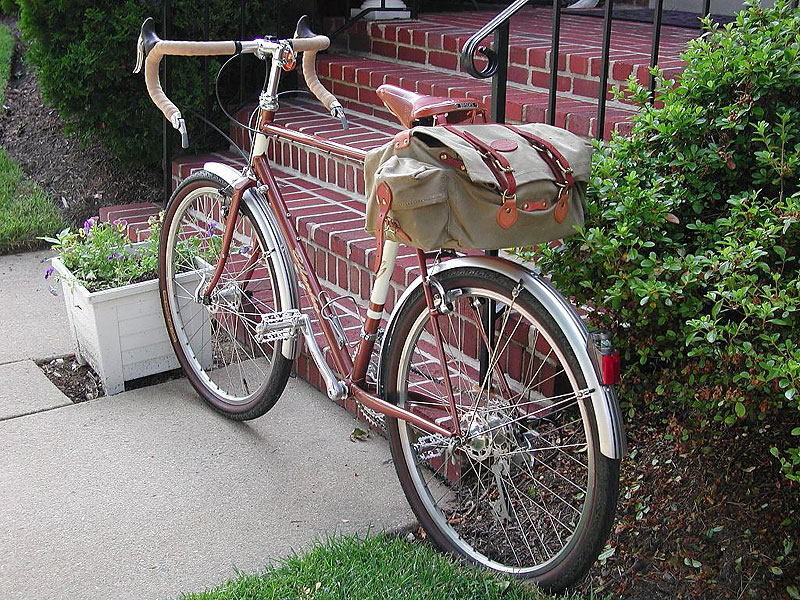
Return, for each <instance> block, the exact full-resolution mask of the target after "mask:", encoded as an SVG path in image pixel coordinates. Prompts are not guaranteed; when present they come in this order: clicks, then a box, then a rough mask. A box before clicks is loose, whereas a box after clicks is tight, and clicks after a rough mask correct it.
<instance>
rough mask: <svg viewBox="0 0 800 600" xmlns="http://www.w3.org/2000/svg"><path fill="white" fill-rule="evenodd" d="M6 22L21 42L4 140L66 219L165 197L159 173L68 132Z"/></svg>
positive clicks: (0, 135) (3, 122)
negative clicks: (124, 162) (128, 165)
mask: <svg viewBox="0 0 800 600" xmlns="http://www.w3.org/2000/svg"><path fill="white" fill-rule="evenodd" d="M6 24H7V25H8V26H9V27H11V28H12V30H13V31H14V35H15V37H16V38H17V44H16V48H15V52H14V61H13V63H12V69H11V78H10V80H9V84H8V89H7V90H6V101H5V106H4V107H3V108H4V112H3V114H2V116H0V145H2V146H3V148H5V149H6V151H7V152H8V154H9V155H11V156H12V157H13V158H14V159H15V160H16V161H17V162H18V163H19V164H20V166H21V167H22V170H23V171H24V172H25V174H26V175H28V177H30V178H31V179H32V180H34V181H35V182H36V183H38V184H39V185H40V186H42V187H43V188H44V189H45V190H47V192H49V193H50V194H51V195H52V196H53V199H54V200H55V201H56V204H57V205H58V206H59V208H60V209H61V211H62V213H63V214H64V217H65V219H66V220H67V221H68V222H70V223H72V224H75V225H79V224H81V223H83V221H84V220H85V219H87V218H88V217H90V216H93V215H96V214H97V212H98V210H99V208H100V207H101V206H111V205H115V204H127V203H132V202H161V200H162V199H163V195H162V189H161V174H160V172H155V171H150V170H145V169H141V168H139V169H136V170H134V171H131V172H125V171H124V170H123V169H122V168H121V165H120V164H119V163H117V162H116V160H115V159H114V158H113V157H112V156H111V155H109V154H108V153H107V152H106V151H105V150H104V149H103V148H102V147H101V146H100V145H99V144H97V143H86V142H84V141H82V140H81V139H80V138H79V137H78V136H77V135H74V134H68V133H65V127H66V125H67V123H66V122H65V121H64V120H63V119H61V118H60V117H59V116H58V114H57V113H56V111H55V109H53V108H50V107H49V106H46V105H45V104H44V101H43V100H42V96H41V94H40V93H39V87H38V85H37V82H36V74H35V72H34V70H33V69H32V68H30V67H29V66H28V65H26V64H25V60H24V55H25V45H24V44H23V43H22V42H21V41H20V40H19V31H18V30H17V28H16V24H15V23H13V22H6Z"/></svg>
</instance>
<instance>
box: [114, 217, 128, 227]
mask: <svg viewBox="0 0 800 600" xmlns="http://www.w3.org/2000/svg"><path fill="white" fill-rule="evenodd" d="M114 225H117V226H119V227H127V226H128V222H127V221H126V220H125V219H114Z"/></svg>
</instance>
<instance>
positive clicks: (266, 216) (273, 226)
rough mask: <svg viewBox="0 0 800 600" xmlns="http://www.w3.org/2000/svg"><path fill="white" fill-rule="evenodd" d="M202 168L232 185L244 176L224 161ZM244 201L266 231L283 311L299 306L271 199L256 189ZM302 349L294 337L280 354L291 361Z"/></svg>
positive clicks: (296, 291)
mask: <svg viewBox="0 0 800 600" xmlns="http://www.w3.org/2000/svg"><path fill="white" fill-rule="evenodd" d="M203 168H204V169H205V170H206V171H208V172H209V173H212V174H214V175H216V176H217V177H219V178H221V179H222V180H224V181H225V182H226V183H228V184H230V185H233V184H234V183H236V181H238V180H239V179H241V178H242V174H241V172H239V171H237V170H236V169H234V168H233V167H230V166H228V165H224V164H222V163H214V162H208V163H206V164H205V165H203ZM242 201H243V202H244V203H245V204H247V207H248V208H249V209H250V213H251V214H252V215H253V218H254V219H255V220H256V223H257V224H258V226H259V229H260V230H261V232H262V233H263V234H264V238H265V242H266V244H267V251H268V252H270V253H271V257H272V258H273V259H274V261H275V269H274V270H275V273H274V276H275V279H276V283H277V284H278V293H279V295H280V299H281V306H282V307H283V308H284V310H288V309H290V308H297V309H299V308H300V294H299V291H298V289H297V277H296V276H295V273H294V265H293V264H292V260H291V258H290V257H289V252H288V249H287V248H286V244H285V243H284V242H283V237H282V236H281V233H280V230H279V229H278V225H277V223H276V222H275V217H274V216H272V211H271V209H270V206H269V201H268V200H267V198H265V197H264V195H263V194H262V193H261V192H259V191H258V189H256V188H250V189H248V190H246V191H245V193H244V195H243V196H242ZM299 350H300V345H299V344H298V343H297V340H296V339H295V338H291V339H287V340H285V341H284V342H283V345H282V346H281V354H283V355H284V356H285V357H286V358H288V359H289V360H292V359H294V358H296V357H297V354H298V353H299Z"/></svg>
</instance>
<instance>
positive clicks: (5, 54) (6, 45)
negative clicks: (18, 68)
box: [0, 25, 14, 106]
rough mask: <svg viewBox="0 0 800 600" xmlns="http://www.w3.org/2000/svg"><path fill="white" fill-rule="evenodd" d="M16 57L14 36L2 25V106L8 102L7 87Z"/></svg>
mask: <svg viewBox="0 0 800 600" xmlns="http://www.w3.org/2000/svg"><path fill="white" fill-rule="evenodd" d="M12 56H14V34H13V33H11V30H10V29H9V28H8V27H6V26H5V25H0V106H1V105H2V104H3V103H4V102H5V101H6V86H7V85H8V77H9V75H10V74H11V57H12Z"/></svg>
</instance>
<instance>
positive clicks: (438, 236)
mask: <svg viewBox="0 0 800 600" xmlns="http://www.w3.org/2000/svg"><path fill="white" fill-rule="evenodd" d="M591 159H592V152H591V146H590V145H589V144H588V142H586V141H584V140H583V139H582V138H580V137H578V136H576V135H574V134H572V133H570V132H568V131H566V130H564V129H560V128H558V127H552V126H550V125H544V124H540V123H535V124H528V125H520V126H513V125H501V124H476V125H463V126H452V125H438V126H433V127H415V128H413V129H409V130H406V131H403V132H400V133H399V134H398V135H397V136H396V137H395V139H394V140H393V141H391V142H389V143H387V144H385V145H384V146H381V147H380V148H376V149H374V150H371V151H370V152H368V153H367V158H366V162H365V169H364V172H365V174H366V192H367V219H366V230H367V232H368V233H370V234H372V235H374V236H375V237H376V238H378V240H377V241H378V252H379V253H380V251H381V249H382V246H383V240H384V239H389V240H394V241H397V242H402V243H404V244H408V245H411V246H414V247H417V248H421V249H422V250H434V249H438V248H455V249H460V250H496V249H500V248H511V247H516V246H528V245H533V244H538V243H541V242H548V241H551V240H556V239H560V238H564V237H566V236H569V235H571V234H573V233H575V227H576V226H577V225H582V224H583V216H584V202H585V197H586V185H587V183H588V181H589V171H590V169H591Z"/></svg>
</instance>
